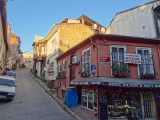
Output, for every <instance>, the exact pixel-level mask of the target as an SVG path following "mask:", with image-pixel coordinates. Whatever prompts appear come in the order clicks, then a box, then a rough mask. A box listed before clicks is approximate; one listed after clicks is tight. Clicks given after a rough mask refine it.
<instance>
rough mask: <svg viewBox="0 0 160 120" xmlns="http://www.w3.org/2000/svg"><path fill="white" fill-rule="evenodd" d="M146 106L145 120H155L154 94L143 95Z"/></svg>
mask: <svg viewBox="0 0 160 120" xmlns="http://www.w3.org/2000/svg"><path fill="white" fill-rule="evenodd" d="M142 96H143V105H144V118H154V107H153V97H152V93H150V92H146V93H142Z"/></svg>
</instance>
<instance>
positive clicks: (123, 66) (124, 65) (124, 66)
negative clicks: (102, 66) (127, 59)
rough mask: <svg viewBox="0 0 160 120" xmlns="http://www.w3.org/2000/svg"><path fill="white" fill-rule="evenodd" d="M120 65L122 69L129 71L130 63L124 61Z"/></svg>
mask: <svg viewBox="0 0 160 120" xmlns="http://www.w3.org/2000/svg"><path fill="white" fill-rule="evenodd" d="M120 67H121V70H122V71H123V72H127V71H128V64H127V63H122V64H121V66H120Z"/></svg>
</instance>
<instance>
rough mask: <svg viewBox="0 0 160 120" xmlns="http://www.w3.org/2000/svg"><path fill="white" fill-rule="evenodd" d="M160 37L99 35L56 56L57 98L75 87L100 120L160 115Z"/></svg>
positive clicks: (150, 119) (155, 118) (153, 119)
mask: <svg viewBox="0 0 160 120" xmlns="http://www.w3.org/2000/svg"><path fill="white" fill-rule="evenodd" d="M159 43H160V41H159V40H157V39H148V38H140V37H128V36H118V35H104V34H94V35H92V36H90V37H88V38H87V39H85V40H84V41H83V42H81V43H80V44H78V45H76V46H75V47H73V48H71V49H70V50H68V51H67V52H65V53H64V54H62V55H61V56H59V57H58V58H57V62H58V71H59V73H58V76H57V80H55V81H54V82H53V87H55V88H57V90H58V93H57V94H58V96H59V97H60V98H64V99H65V97H66V96H65V93H66V90H67V89H72V88H76V89H77V96H78V103H79V104H81V105H82V107H85V108H86V109H87V110H89V111H90V112H91V113H93V115H95V116H97V117H98V118H99V119H100V120H106V119H109V120H112V119H114V120H118V119H121V120H127V119H133V118H134V119H139V120H158V119H160V116H159V114H160V105H159V103H160V102H159V100H160V73H159V71H160V47H159Z"/></svg>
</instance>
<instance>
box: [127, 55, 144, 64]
mask: <svg viewBox="0 0 160 120" xmlns="http://www.w3.org/2000/svg"><path fill="white" fill-rule="evenodd" d="M124 63H133V64H141V55H140V54H130V53H124Z"/></svg>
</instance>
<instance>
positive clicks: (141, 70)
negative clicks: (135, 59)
mask: <svg viewBox="0 0 160 120" xmlns="http://www.w3.org/2000/svg"><path fill="white" fill-rule="evenodd" d="M136 49H137V50H136V52H137V54H140V55H141V64H139V65H138V75H139V76H140V75H141V74H155V73H154V66H153V58H152V54H151V49H150V48H141V47H137V48H136Z"/></svg>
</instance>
